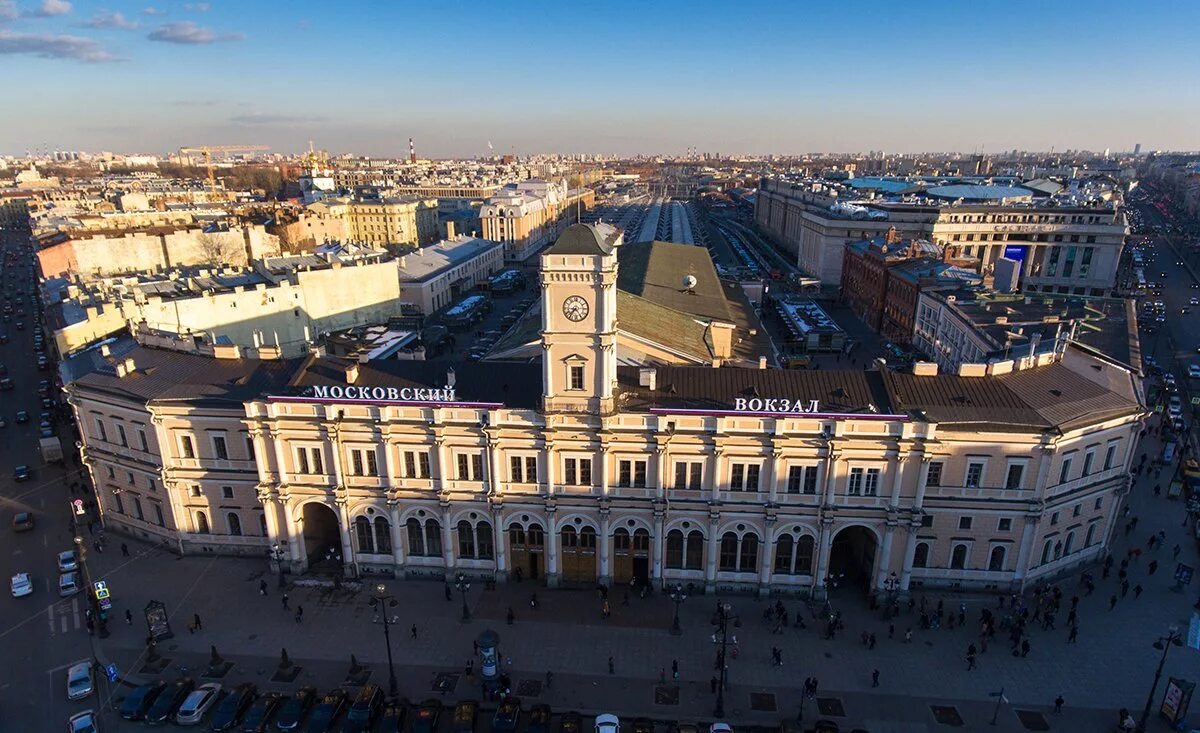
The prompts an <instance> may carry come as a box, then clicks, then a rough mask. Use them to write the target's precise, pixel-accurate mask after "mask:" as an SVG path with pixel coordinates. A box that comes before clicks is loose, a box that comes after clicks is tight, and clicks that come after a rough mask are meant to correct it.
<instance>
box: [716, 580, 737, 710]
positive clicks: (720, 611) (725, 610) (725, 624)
mask: <svg viewBox="0 0 1200 733" xmlns="http://www.w3.org/2000/svg"><path fill="white" fill-rule="evenodd" d="M731 621H732V622H733V624H734V626H735V627H736V626H738V625H739V624H740V623H741V622H740V621H739V620H738V617H737V615H736V614H734V613H733V606H732V605H730V604H728V603H718V604H717V615H716V618H715V619H714V625H715V626H716V627H717V633H718V634H720V635H721V649H720V651H718V652H717V668H718V670H719V671H720V675H721V684H720V685H718V686H717V707H716V709H715V710H713V715H714V716H716V717H718V718H723V717H725V684H726V682H727V679H726V677H727V672H728V669H729V666H728V665H727V664H725V652H726V650H727V648H728V644H729V623H730V622H731ZM714 636H715V635H714ZM734 643H735V644H736V643H737V639H736V637H735V638H734Z"/></svg>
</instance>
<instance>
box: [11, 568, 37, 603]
mask: <svg viewBox="0 0 1200 733" xmlns="http://www.w3.org/2000/svg"><path fill="white" fill-rule="evenodd" d="M11 588H12V594H13V598H24V597H25V596H28V595H31V594H32V593H33V578H31V577H29V573H17V574H16V575H14V576H12V582H11Z"/></svg>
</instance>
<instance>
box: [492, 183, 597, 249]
mask: <svg viewBox="0 0 1200 733" xmlns="http://www.w3.org/2000/svg"><path fill="white" fill-rule="evenodd" d="M595 204H596V193H595V192H594V191H592V190H591V189H586V188H585V189H568V188H567V184H566V182H565V181H564V182H559V183H554V182H551V181H542V180H537V179H533V180H528V181H521V182H520V183H515V184H510V185H508V186H505V187H504V188H502V189H500V191H498V192H497V193H496V195H495V196H493V197H491V198H490V199H488V200H487V202H486V203H485V204H484V205H483V206H482V207H481V208H480V210H479V220H480V223H481V224H482V226H483V238H484V239H490V240H492V241H493V242H504V259H505V260H507V261H509V262H524V261H525V260H527V259H529V258H530V257H532V256H533V255H535V254H537V253H538V252H539V251H541V250H542V248H544V247H545V246H546V245H548V244H550V243H551V242H553V241H554V240H555V239H557V238H558V235H559V234H561V233H562V231H563V230H564V229H566V228H567V227H568V226H569V225H570V224H572V223H573V222H575V221H576V218H577V215H579V214H582V212H585V211H587V210H589V209H591V208H592V207H593V206H595Z"/></svg>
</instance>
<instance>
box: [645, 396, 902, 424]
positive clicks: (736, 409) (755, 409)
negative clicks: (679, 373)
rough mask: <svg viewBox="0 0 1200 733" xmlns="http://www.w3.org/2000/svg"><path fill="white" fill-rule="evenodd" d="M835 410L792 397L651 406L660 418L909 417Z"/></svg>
mask: <svg viewBox="0 0 1200 733" xmlns="http://www.w3.org/2000/svg"><path fill="white" fill-rule="evenodd" d="M837 409H838V408H836V407H829V406H825V405H822V404H821V403H820V401H818V400H806V399H795V398H791V397H736V398H734V399H733V400H732V401H731V402H730V404H729V406H728V407H725V408H711V409H693V408H682V407H681V408H672V407H651V408H650V411H651V412H653V413H656V414H659V415H714V416H728V417H736V416H738V415H745V416H750V417H809V418H815V419H826V420H908V419H909V418H908V415H886V414H882V413H878V412H861V413H859V412H838V411H837Z"/></svg>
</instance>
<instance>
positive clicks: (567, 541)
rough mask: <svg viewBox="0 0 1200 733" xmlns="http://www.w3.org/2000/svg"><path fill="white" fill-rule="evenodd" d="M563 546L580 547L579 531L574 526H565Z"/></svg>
mask: <svg viewBox="0 0 1200 733" xmlns="http://www.w3.org/2000/svg"><path fill="white" fill-rule="evenodd" d="M562 546H563V547H578V546H579V533H578V532H576V531H575V528H574V527H563V531H562Z"/></svg>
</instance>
